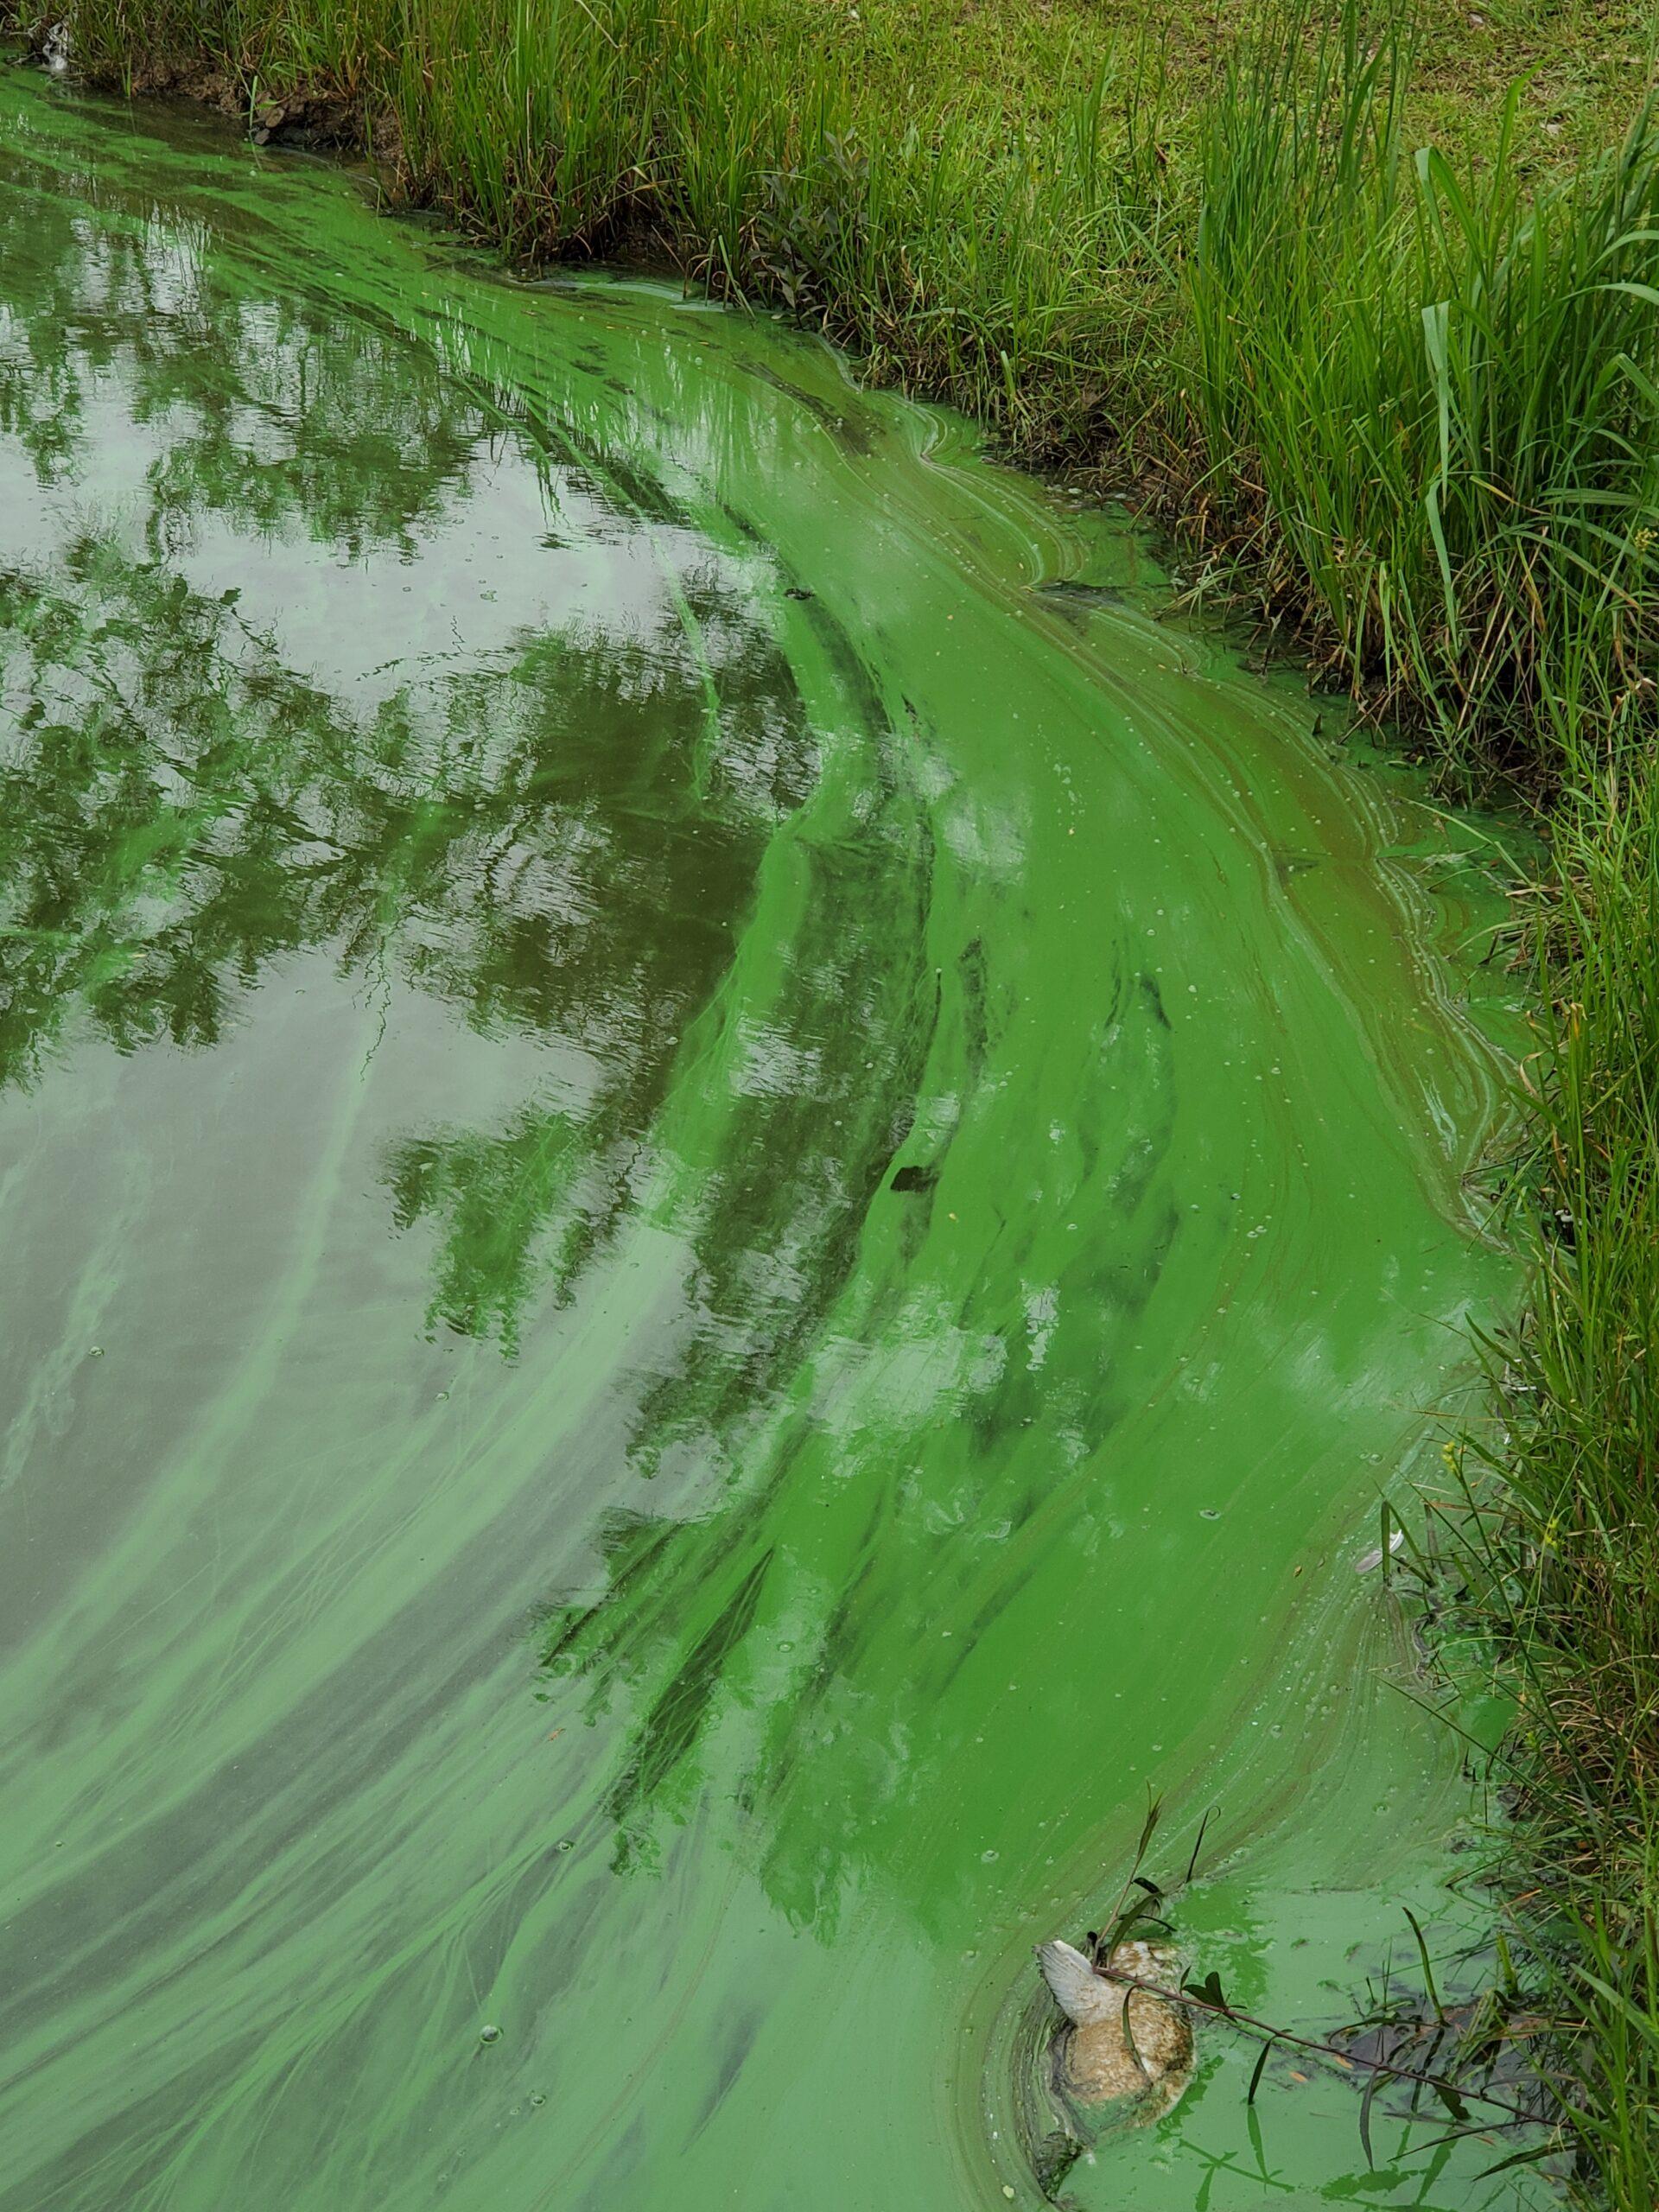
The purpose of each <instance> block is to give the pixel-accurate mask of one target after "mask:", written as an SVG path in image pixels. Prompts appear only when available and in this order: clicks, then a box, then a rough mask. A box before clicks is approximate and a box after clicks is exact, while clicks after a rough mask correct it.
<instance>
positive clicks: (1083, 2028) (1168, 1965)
mask: <svg viewBox="0 0 1659 2212" xmlns="http://www.w3.org/2000/svg"><path fill="white" fill-rule="evenodd" d="M1037 1959H1038V1963H1039V1966H1040V1967H1042V1970H1043V1979H1044V1980H1045V1981H1046V1982H1047V1984H1048V1986H1049V1988H1050V1989H1051V1990H1052V1993H1053V1997H1054V2002H1055V2003H1056V2004H1057V2005H1058V2006H1059V2008H1060V2010H1061V2012H1064V2013H1065V2018H1066V2021H1067V2025H1066V2026H1065V2027H1064V2028H1062V2029H1061V2030H1060V2031H1059V2032H1058V2035H1057V2036H1056V2037H1055V2038H1054V2043H1053V2056H1054V2084H1055V2087H1056V2088H1058V2089H1060V2090H1062V2091H1063V2092H1064V2093H1065V2095H1067V2096H1069V2097H1071V2099H1072V2100H1073V2101H1075V2102H1076V2103H1077V2104H1083V2105H1103V2104H1106V2103H1109V2102H1120V2103H1122V2105H1123V2107H1124V2116H1125V2117H1126V2118H1131V2119H1133V2120H1135V2122H1137V2123H1144V2122H1145V2121H1147V2120H1156V2119H1159V2118H1160V2117H1161V2115H1162V2114H1163V2113H1166V2112H1167V2111H1168V2110H1169V2108H1170V2107H1171V2106H1172V2105H1173V2103H1174V2102H1175V2101H1176V2099H1177V2098H1178V2097H1179V2095H1180V2094H1181V2092H1182V2090H1183V2089H1185V2087H1186V2085H1187V2083H1188V2082H1189V2081H1190V2080H1191V2079H1192V2025H1191V2024H1190V2022H1189V2021H1188V2019H1187V2018H1186V2015H1185V2012H1182V2011H1181V2010H1180V2009H1179V2007H1178V2006H1176V2005H1166V2004H1165V2003H1164V2002H1163V2000H1162V1999H1160V1998H1158V1997H1155V1996H1154V1995H1153V1994H1152V1993H1151V1992H1150V1991H1148V1990H1142V1989H1126V1988H1125V1987H1124V1986H1123V1985H1122V1982H1117V1981H1110V1980H1107V1978H1106V1976H1105V1975H1104V1974H1100V1973H1097V1972H1096V1969H1095V1968H1094V1967H1092V1966H1091V1965H1090V1962H1089V1961H1088V1960H1087V1959H1086V1958H1084V1955H1083V1953H1082V1952H1081V1951H1078V1950H1074V1949H1073V1948H1072V1947H1071V1944H1070V1943H1063V1942H1059V1941H1058V1940H1057V1941H1055V1942H1052V1943H1039V1945H1038V1946H1037ZM1109 1965H1110V1966H1111V1967H1113V1968H1115V1969H1116V1972H1118V1973H1119V1974H1129V1975H1131V1976H1133V1978H1134V1979H1135V1980H1136V1981H1150V1982H1156V1983H1158V1984H1159V1985H1160V1986H1161V1987H1163V1988H1166V1989H1168V1990H1170V1991H1172V1992H1173V1991H1174V1990H1175V1989H1177V1988H1178V1987H1179V1980H1178V1976H1179V1967H1178V1964H1177V1962H1176V1960H1175V1958H1174V1956H1173V1954H1172V1953H1171V1952H1169V1951H1167V1950H1166V1949H1163V1948H1160V1946H1159V1945H1157V1944H1154V1943H1139V1942H1135V1943H1120V1944H1119V1945H1118V1946H1117V1948H1116V1950H1115V1951H1114V1952H1113V1953H1112V1955H1111V1959H1110V1961H1109ZM1130 2107H1135V2109H1133V2110H1131V2109H1130Z"/></svg>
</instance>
